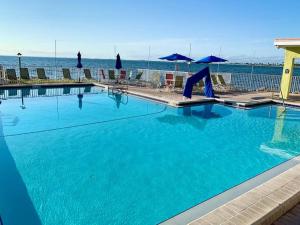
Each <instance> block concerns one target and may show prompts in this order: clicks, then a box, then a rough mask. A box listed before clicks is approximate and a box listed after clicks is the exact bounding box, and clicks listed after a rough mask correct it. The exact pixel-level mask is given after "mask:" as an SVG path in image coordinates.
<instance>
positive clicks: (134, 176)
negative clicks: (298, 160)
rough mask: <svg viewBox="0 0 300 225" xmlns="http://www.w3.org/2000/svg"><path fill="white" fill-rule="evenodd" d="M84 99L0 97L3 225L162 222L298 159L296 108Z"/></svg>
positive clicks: (95, 94) (101, 96) (72, 94)
mask: <svg viewBox="0 0 300 225" xmlns="http://www.w3.org/2000/svg"><path fill="white" fill-rule="evenodd" d="M39 91H40V92H39ZM84 91H85V88H81V89H80V90H79V89H78V88H71V89H68V90H63V89H55V90H54V91H53V89H52V90H47V91H46V92H44V91H41V90H29V92H28V90H27V91H24V92H23V94H22V95H23V96H24V93H27V94H26V95H25V96H27V95H31V96H39V97H31V98H29V97H25V98H23V103H22V100H21V98H14V97H13V96H18V95H19V96H20V93H21V91H20V90H18V91H12V90H11V91H10V95H8V91H5V92H4V93H2V94H3V98H4V97H6V98H7V100H2V104H1V105H0V215H1V217H2V220H3V223H4V225H20V224H30V225H53V224H60V225H79V224H80V225H82V224H91V225H93V224H124V225H125V224H130V225H135V224H136V225H140V224H146V225H147V224H149V225H152V224H157V223H160V222H162V221H164V220H166V219H168V218H170V217H172V216H174V215H176V214H178V213H180V212H182V211H184V210H186V209H188V208H190V207H192V206H194V205H196V204H199V203H200V202H202V201H205V200H207V199H208V198H210V197H212V196H214V195H216V194H218V193H221V192H223V191H224V190H226V189H228V188H231V187H233V186H234V185H237V184H239V183H241V182H243V181H245V180H247V179H249V178H251V177H254V176H255V175H257V174H259V173H261V172H263V171H265V170H268V169H270V168H272V167H274V166H276V165H278V164H280V163H282V162H284V161H286V160H288V159H290V158H292V157H294V156H296V155H298V154H299V152H300V147H299V146H300V135H299V133H300V123H299V119H300V111H299V110H296V109H292V108H289V109H288V111H287V112H286V113H282V108H281V107H279V106H262V107H258V108H256V109H252V110H241V109H235V108H230V107H226V106H223V105H218V104H205V105H200V106H193V107H185V108H180V109H177V108H172V107H166V106H165V105H163V104H160V103H156V102H153V101H148V100H144V99H140V98H137V97H134V96H127V97H126V96H125V95H122V96H120V95H117V96H115V95H108V93H107V92H105V91H102V90H101V89H99V88H92V89H91V91H92V93H84ZM79 92H80V93H84V94H83V98H82V101H80V97H78V96H77V94H78V93H79ZM38 93H40V95H38ZM53 93H54V95H55V94H59V95H61V96H52V97H51V95H53ZM63 94H64V95H63ZM45 95H48V96H47V97H46V96H45ZM0 96H1V94H0ZM9 96H10V97H9ZM43 96H45V97H43ZM21 105H24V107H20V106H21Z"/></svg>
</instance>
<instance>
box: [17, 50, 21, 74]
mask: <svg viewBox="0 0 300 225" xmlns="http://www.w3.org/2000/svg"><path fill="white" fill-rule="evenodd" d="M17 56H18V59H19V72H20V73H21V56H22V54H21V53H20V52H19V53H18V54H17Z"/></svg>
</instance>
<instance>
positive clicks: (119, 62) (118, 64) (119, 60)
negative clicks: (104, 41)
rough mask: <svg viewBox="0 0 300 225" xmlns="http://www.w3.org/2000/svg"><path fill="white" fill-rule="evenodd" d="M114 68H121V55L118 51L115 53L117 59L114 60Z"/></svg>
mask: <svg viewBox="0 0 300 225" xmlns="http://www.w3.org/2000/svg"><path fill="white" fill-rule="evenodd" d="M116 69H117V70H119V69H122V62H121V57H120V55H119V53H118V55H117V60H116Z"/></svg>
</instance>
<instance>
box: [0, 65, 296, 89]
mask: <svg viewBox="0 0 300 225" xmlns="http://www.w3.org/2000/svg"><path fill="white" fill-rule="evenodd" d="M8 68H13V69H15V70H16V73H17V76H19V68H16V66H4V67H3V70H1V68H0V76H2V77H3V75H4V71H5V69H8ZM27 68H28V71H29V75H30V76H31V77H36V76H37V72H36V69H37V68H38V67H37V66H36V67H27ZM43 68H44V69H45V72H46V76H48V77H49V78H50V79H61V78H62V77H63V73H62V68H64V67H43ZM69 69H70V73H71V77H72V78H73V79H77V78H78V76H80V77H84V74H83V69H81V70H79V69H77V68H74V67H72V68H69ZM88 69H90V71H91V75H92V77H93V78H94V79H96V80H101V78H102V74H101V73H100V70H102V68H98V67H92V68H88ZM103 70H104V73H105V75H106V77H108V70H109V69H103ZM123 70H126V75H127V77H129V76H130V77H131V79H134V77H135V75H136V74H137V72H143V75H142V78H141V79H142V80H145V81H151V79H152V78H153V77H154V76H156V77H157V76H158V77H160V80H161V83H164V82H165V76H166V74H167V73H172V74H174V76H183V77H184V84H185V81H186V78H187V77H188V75H189V73H188V72H183V71H166V70H148V69H128V68H127V69H123ZM116 74H118V71H116ZM212 74H215V73H212ZM218 74H220V75H222V76H223V78H224V80H225V82H226V83H228V84H231V86H234V87H235V88H237V89H240V90H247V91H254V90H260V89H264V90H269V91H279V88H280V82H281V75H270V74H250V73H218ZM291 92H300V76H293V80H292V84H291Z"/></svg>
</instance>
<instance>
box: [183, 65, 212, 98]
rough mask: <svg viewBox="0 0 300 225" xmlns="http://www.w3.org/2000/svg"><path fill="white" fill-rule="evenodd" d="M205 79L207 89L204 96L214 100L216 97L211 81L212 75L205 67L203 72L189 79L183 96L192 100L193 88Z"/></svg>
mask: <svg viewBox="0 0 300 225" xmlns="http://www.w3.org/2000/svg"><path fill="white" fill-rule="evenodd" d="M204 77H205V88H204V94H205V96H206V97H209V98H213V97H214V96H215V95H214V90H213V87H212V84H211V79H210V73H209V68H208V67H205V68H204V69H203V70H200V71H199V72H198V73H196V74H194V75H192V76H191V77H189V78H188V79H187V81H186V84H185V88H184V91H183V96H184V97H186V98H192V91H193V86H194V85H195V84H196V83H197V82H199V81H200V80H202V79H203V78H204Z"/></svg>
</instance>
